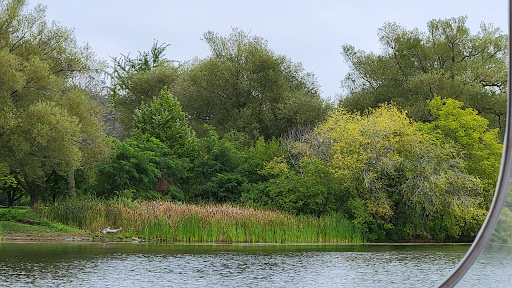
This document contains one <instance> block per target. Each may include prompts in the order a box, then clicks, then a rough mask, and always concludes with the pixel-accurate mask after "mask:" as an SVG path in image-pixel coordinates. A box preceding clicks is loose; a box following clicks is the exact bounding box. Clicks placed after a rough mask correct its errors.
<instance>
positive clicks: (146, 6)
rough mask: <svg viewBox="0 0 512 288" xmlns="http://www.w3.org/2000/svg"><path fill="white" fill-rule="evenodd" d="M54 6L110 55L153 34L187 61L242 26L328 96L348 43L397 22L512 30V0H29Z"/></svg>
mask: <svg viewBox="0 0 512 288" xmlns="http://www.w3.org/2000/svg"><path fill="white" fill-rule="evenodd" d="M29 1H30V6H31V7H33V6H34V5H36V4H38V3H42V4H44V5H46V6H47V17H48V19H49V20H55V21H58V22H60V24H61V25H63V26H65V27H68V28H74V30H75V35H76V37H77V40H78V41H79V43H84V42H87V43H89V45H90V46H91V47H92V48H93V50H94V51H95V52H96V54H97V55H98V56H99V57H100V58H103V59H106V60H109V59H110V57H111V56H119V55H120V54H121V53H122V54H128V53H130V54H131V55H134V56H135V55H137V52H138V51H147V50H149V49H150V48H151V45H152V44H153V40H158V41H159V42H160V43H163V42H165V43H168V44H171V46H169V47H168V48H167V50H166V56H167V58H169V59H172V60H179V61H186V60H190V59H192V58H193V57H196V56H197V57H199V58H205V57H207V56H208V55H209V48H208V45H207V44H206V43H205V42H203V41H202V40H201V37H202V34H203V33H204V32H207V31H209V30H211V31H214V32H217V33H220V34H221V35H227V34H229V33H230V32H231V28H232V27H238V28H241V29H242V30H244V31H246V32H250V34H251V35H256V36H260V37H262V38H264V39H266V40H267V41H268V46H269V48H270V49H272V50H273V51H274V52H276V53H277V54H282V55H285V56H287V57H288V58H290V59H291V60H292V61H293V62H301V63H302V64H303V66H304V68H305V69H306V71H308V72H313V73H314V74H315V75H316V77H317V80H318V83H319V84H320V86H321V91H322V96H323V97H326V98H332V97H334V96H335V95H336V94H340V93H341V92H342V89H341V88H340V82H341V80H342V79H343V77H344V75H345V74H346V73H347V72H348V66H347V65H346V64H345V63H344V59H343V57H342V56H341V54H340V52H341V45H343V44H352V45H354V46H355V47H356V48H358V49H363V50H365V51H374V52H379V51H380V43H379V42H378V37H377V29H378V28H379V27H381V26H382V25H383V24H384V23H385V22H396V23H399V24H401V25H403V26H405V27H406V28H407V29H413V28H416V27H417V28H419V29H420V30H422V31H424V30H425V29H426V23H427V22H428V21H429V20H431V19H440V18H441V19H445V18H450V17H458V16H468V17H469V19H468V26H469V27H470V28H471V31H472V33H476V32H477V31H478V30H479V26H480V23H481V22H485V23H494V24H495V25H496V26H498V27H500V28H501V29H502V30H503V31H504V32H506V33H508V31H507V29H508V28H507V27H508V26H507V23H508V19H507V8H508V6H507V5H508V2H507V1H506V0H483V1H476V0H429V1H426V0H422V1H415V0H380V1H379V0H359V1H357V0H342V1H334V0H333V1H328V0H312V1H305V0H293V1H278V0H258V1H241V0H238V1H236V0H215V1H200V0H173V1H156V0H145V1H133V0H123V1H121V0H102V1H98V0H88V1H85V0H73V1H71V0H39V1H37V0H29Z"/></svg>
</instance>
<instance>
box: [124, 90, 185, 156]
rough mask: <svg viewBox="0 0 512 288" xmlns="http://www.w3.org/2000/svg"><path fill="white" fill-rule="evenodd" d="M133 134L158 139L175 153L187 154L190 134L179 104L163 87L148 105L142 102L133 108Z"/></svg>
mask: <svg viewBox="0 0 512 288" xmlns="http://www.w3.org/2000/svg"><path fill="white" fill-rule="evenodd" d="M133 128H134V130H133V131H134V135H149V136H151V137H154V138H156V139H158V140H160V141H161V142H162V143H163V144H165V145H166V146H167V148H169V150H170V151H171V152H172V153H174V154H175V155H180V156H189V155H190V154H191V152H192V151H191V150H192V147H191V146H192V142H193V139H192V135H191V130H190V127H189V125H188V120H187V118H186V116H185V113H183V112H182V111H181V105H180V103H179V102H178V100H176V99H175V98H174V97H173V96H172V95H171V94H170V93H169V91H168V90H167V88H164V89H163V90H162V91H161V92H160V94H158V96H155V97H154V99H153V101H152V102H151V104H150V105H146V104H144V103H142V104H141V106H140V108H139V109H137V110H135V114H134V122H133Z"/></svg>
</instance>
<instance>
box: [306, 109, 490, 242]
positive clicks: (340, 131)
mask: <svg viewBox="0 0 512 288" xmlns="http://www.w3.org/2000/svg"><path fill="white" fill-rule="evenodd" d="M314 133H315V135H316V136H317V137H318V138H320V139H322V140H323V141H324V142H326V143H328V145H329V146H330V153H331V157H330V160H328V161H329V165H330V168H331V173H333V174H334V175H335V176H336V177H337V179H339V181H340V182H341V185H342V189H344V190H345V191H346V193H348V195H349V196H348V197H345V198H344V199H339V201H341V202H342V203H341V206H342V207H344V211H345V212H346V213H347V215H349V217H351V218H352V219H353V221H354V222H355V223H356V224H358V225H360V226H361V227H362V228H363V229H366V231H367V232H368V233H369V237H370V238H372V237H373V238H381V239H386V238H395V239H404V238H436V239H446V238H457V237H459V236H464V237H471V236H472V235H461V233H462V227H463V225H462V224H460V222H461V221H463V220H460V219H459V218H460V217H459V216H460V215H458V214H456V213H455V210H454V207H458V206H461V205H462V206H464V207H468V210H467V211H468V213H469V212H470V211H471V210H470V209H469V208H471V209H473V210H474V211H480V210H481V209H483V208H482V207H481V206H479V205H480V204H481V203H482V199H483V196H484V195H483V190H482V185H481V183H480V181H479V179H478V178H476V177H473V176H471V175H469V174H467V173H466V170H465V166H464V161H463V159H462V158H461V157H460V156H459V154H457V152H456V149H455V147H454V146H453V145H451V144H449V143H443V142H442V141H440V140H439V139H438V138H437V137H434V136H433V135H430V134H428V133H425V132H423V131H420V130H419V129H418V128H417V124H416V123H415V122H413V121H412V120H411V119H409V118H408V117H407V116H406V113H405V112H403V111H399V110H398V109H397V108H396V107H394V106H391V105H384V106H381V107H379V108H377V109H373V110H369V111H368V112H367V113H365V114H353V113H348V112H347V111H345V110H343V109H341V110H337V111H336V112H334V113H333V114H332V115H331V116H330V117H329V118H328V119H327V121H325V122H324V123H322V124H321V125H319V126H318V127H317V128H316V129H315V132H314ZM473 214H474V215H477V216H475V217H481V214H478V213H476V214H475V213H473ZM473 214H472V215H473ZM458 217H459V218H458ZM469 218H471V217H469ZM477 220H478V221H481V220H482V219H481V218H478V219H477ZM472 232H473V233H474V232H475V231H472Z"/></svg>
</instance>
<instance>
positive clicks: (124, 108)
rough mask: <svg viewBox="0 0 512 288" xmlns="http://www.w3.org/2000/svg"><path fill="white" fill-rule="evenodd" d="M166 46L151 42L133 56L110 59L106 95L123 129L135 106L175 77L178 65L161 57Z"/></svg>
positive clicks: (126, 127) (156, 93) (127, 125)
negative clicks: (110, 65)
mask: <svg viewBox="0 0 512 288" xmlns="http://www.w3.org/2000/svg"><path fill="white" fill-rule="evenodd" d="M168 46H169V45H166V44H161V45H158V42H155V43H153V46H152V48H151V50H150V51H149V52H139V55H138V56H137V57H135V58H131V57H130V55H121V57H119V58H115V57H114V58H112V60H113V71H112V73H111V75H110V76H111V79H112V83H111V85H110V97H111V98H112V100H113V101H114V106H115V109H116V110H117V111H118V112H119V113H120V114H121V119H120V122H121V124H122V125H123V127H124V128H125V130H126V131H127V132H130V131H131V129H132V122H133V112H134V111H135V109H137V108H139V107H140V105H141V104H142V103H146V104H149V103H150V102H151V100H152V99H153V98H154V97H159V94H160V91H161V90H162V89H163V88H164V87H172V86H173V85H174V83H175V82H176V80H177V78H178V76H179V73H178V68H177V67H175V66H173V65H172V62H171V61H169V60H167V59H164V58H163V57H164V56H165V55H164V52H165V49H166V48H167V47H168Z"/></svg>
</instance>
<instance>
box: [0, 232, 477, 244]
mask: <svg viewBox="0 0 512 288" xmlns="http://www.w3.org/2000/svg"><path fill="white" fill-rule="evenodd" d="M1 243H19V244H23V243H54V244H67V243H148V244H175V245H297V246H300V245H471V244H472V243H468V242H434V241H419V240H409V241H400V242H399V241H396V242H393V241H388V242H381V241H375V242H364V243H341V242H340V243H336V242H325V243H324V242H315V243H301V242H287V243H250V242H197V243H196V242H177V241H162V239H139V238H115V237H114V238H104V237H102V238H97V237H93V236H87V235H77V234H62V235H59V234H46V235H30V234H24V233H14V234H8V235H2V236H1V238H0V244H1Z"/></svg>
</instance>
